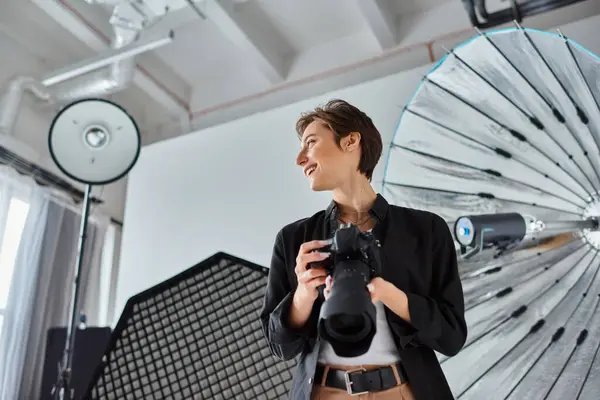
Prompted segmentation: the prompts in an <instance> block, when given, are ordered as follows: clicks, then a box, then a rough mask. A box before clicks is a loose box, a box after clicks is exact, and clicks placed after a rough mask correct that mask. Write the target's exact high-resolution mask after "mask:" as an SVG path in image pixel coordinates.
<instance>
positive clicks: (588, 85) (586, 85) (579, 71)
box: [561, 33, 600, 143]
mask: <svg viewBox="0 0 600 400" xmlns="http://www.w3.org/2000/svg"><path fill="white" fill-rule="evenodd" d="M561 36H562V37H563V38H564V41H565V45H566V46H567V50H568V51H569V55H570V56H571V59H572V60H573V62H574V63H575V66H576V67H577V72H578V73H579V76H580V78H581V79H582V80H583V82H584V83H585V87H586V88H587V90H588V92H589V95H590V97H591V98H592V99H594V103H596V107H597V108H598V111H600V102H599V101H598V99H597V98H596V96H594V92H592V88H591V87H590V83H589V82H588V80H587V77H586V76H585V75H584V74H583V71H582V70H581V65H580V64H579V61H577V58H576V57H575V54H573V49H572V48H571V43H570V40H569V39H567V38H566V37H565V36H564V35H563V34H562V33H561ZM596 143H597V142H596Z"/></svg>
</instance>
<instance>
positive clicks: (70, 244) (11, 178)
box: [0, 167, 108, 400]
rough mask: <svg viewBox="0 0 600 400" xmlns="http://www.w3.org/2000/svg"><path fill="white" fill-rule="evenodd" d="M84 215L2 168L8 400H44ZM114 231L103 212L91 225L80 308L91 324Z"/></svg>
mask: <svg viewBox="0 0 600 400" xmlns="http://www.w3.org/2000/svg"><path fill="white" fill-rule="evenodd" d="M79 209H80V205H77V204H73V203H72V202H70V201H69V200H68V199H67V198H61V197H59V196H58V195H57V194H56V193H51V192H49V191H48V189H46V188H43V187H40V186H38V185H37V184H36V183H35V182H34V181H33V180H31V179H27V178H24V177H22V176H20V175H18V174H17V173H16V172H14V171H13V170H12V169H10V168H7V167H0V310H2V311H1V312H2V314H1V315H0V317H1V322H0V400H16V399H35V398H38V397H39V395H40V393H39V389H40V385H41V378H42V372H43V364H44V354H45V348H46V335H47V331H48V329H49V328H50V327H53V326H66V325H67V323H68V320H69V319H70V316H69V315H68V314H69V307H70V302H71V293H72V287H73V286H72V285H73V280H74V274H75V258H76V253H77V245H78V237H79V223H80V211H79ZM19 218H21V221H19ZM19 222H20V226H19ZM107 226H108V219H107V218H102V217H101V216H98V213H94V216H93V218H91V219H90V221H89V224H88V230H87V240H86V247H85V249H84V261H83V263H84V264H83V273H82V277H81V292H80V299H79V304H78V307H77V309H78V310H83V311H84V312H85V314H86V317H87V319H88V320H87V322H88V325H96V324H97V322H98V321H99V320H100V316H99V311H100V310H99V308H100V307H99V299H98V296H99V293H100V289H99V287H98V285H99V282H100V281H101V279H100V278H99V277H100V274H101V262H100V260H101V252H102V248H103V245H104V233H105V231H106V227H107ZM19 228H20V229H19ZM9 238H10V239H9ZM11 251H12V252H16V254H11ZM4 277H6V278H8V279H3V278H4ZM3 294H5V297H6V301H5V304H3V303H2V295H3Z"/></svg>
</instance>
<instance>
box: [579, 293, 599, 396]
mask: <svg viewBox="0 0 600 400" xmlns="http://www.w3.org/2000/svg"><path fill="white" fill-rule="evenodd" d="M597 311H598V303H596V310H594V312H597ZM599 354H600V346H599V347H596V353H594V357H592V360H591V362H590V366H589V368H588V370H587V372H586V374H585V377H584V378H583V382H581V386H580V387H579V391H578V392H577V398H576V399H575V400H579V398H580V397H581V393H582V392H583V389H584V388H585V384H586V383H587V381H588V379H589V377H590V374H591V373H592V367H593V366H594V363H595V362H596V358H598V355H599Z"/></svg>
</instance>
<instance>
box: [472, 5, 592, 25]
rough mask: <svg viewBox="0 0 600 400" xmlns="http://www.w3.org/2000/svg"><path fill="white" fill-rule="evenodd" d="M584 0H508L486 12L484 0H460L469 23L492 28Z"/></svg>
mask: <svg viewBox="0 0 600 400" xmlns="http://www.w3.org/2000/svg"><path fill="white" fill-rule="evenodd" d="M582 1H585V0H525V1H519V2H517V0H509V1H508V2H509V3H510V6H508V7H506V8H505V9H503V10H499V11H494V12H491V13H490V12H488V8H487V5H486V0H462V2H463V5H464V7H465V9H466V10H467V14H468V15H469V19H470V20H471V24H473V26H475V27H477V28H480V29H487V28H492V27H495V26H498V25H502V24H505V23H508V22H512V21H517V22H521V21H522V20H523V18H526V17H531V16H534V15H537V14H542V13H545V12H548V11H553V10H557V9H559V8H562V7H566V6H570V5H572V4H576V3H580V2H582Z"/></svg>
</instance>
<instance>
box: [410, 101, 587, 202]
mask: <svg viewBox="0 0 600 400" xmlns="http://www.w3.org/2000/svg"><path fill="white" fill-rule="evenodd" d="M406 111H408V112H410V113H411V114H414V115H416V116H417V117H420V118H422V119H424V120H426V121H428V122H430V123H432V124H434V125H437V126H439V127H440V128H442V129H445V130H447V131H448V132H451V133H454V134H455V135H458V136H460V137H462V138H463V139H466V140H469V141H471V142H474V143H476V144H478V145H479V146H482V147H485V148H487V149H489V150H491V151H494V152H495V153H496V154H498V155H500V156H502V157H504V158H507V159H511V160H514V161H516V162H517V163H519V164H521V165H523V166H525V167H527V168H529V169H530V170H532V171H534V172H537V173H538V174H540V175H543V176H544V177H545V178H547V179H549V180H551V181H552V182H554V183H556V184H558V185H559V186H561V187H562V188H564V189H565V190H567V191H569V192H571V193H572V194H573V195H574V196H576V197H578V198H579V199H580V200H581V201H583V202H584V203H587V201H586V200H585V199H584V198H583V197H582V196H581V195H580V194H578V193H576V192H575V191H574V190H573V189H571V188H570V187H568V186H567V185H565V184H564V183H562V182H560V181H559V180H558V179H556V178H553V177H551V176H550V175H548V174H547V173H545V172H542V171H540V170H539V169H537V168H535V167H534V166H532V165H529V164H527V163H526V162H524V161H522V160H520V159H517V158H514V157H513V155H512V154H511V153H510V152H508V151H506V150H504V149H501V148H499V147H492V146H489V145H487V144H486V143H483V142H480V141H478V140H477V139H474V138H472V137H470V136H467V135H465V134H463V133H460V132H458V131H456V130H455V129H452V128H450V127H449V126H446V125H444V124H442V123H440V122H438V121H434V120H433V119H431V118H429V117H426V116H424V115H422V114H420V113H418V112H415V111H413V110H411V109H409V108H406ZM561 170H563V171H564V169H563V168H561ZM565 172H566V171H565ZM571 178H572V177H571ZM584 190H585V189H584Z"/></svg>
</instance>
